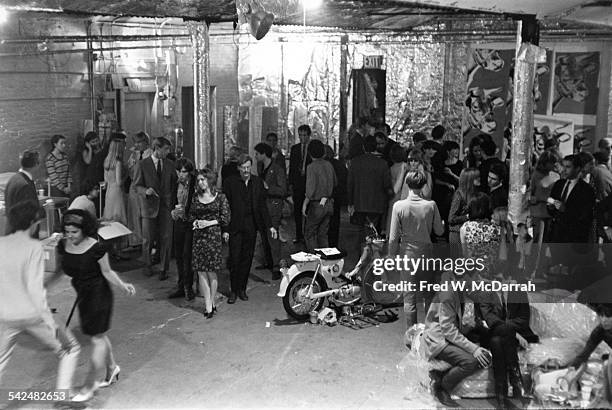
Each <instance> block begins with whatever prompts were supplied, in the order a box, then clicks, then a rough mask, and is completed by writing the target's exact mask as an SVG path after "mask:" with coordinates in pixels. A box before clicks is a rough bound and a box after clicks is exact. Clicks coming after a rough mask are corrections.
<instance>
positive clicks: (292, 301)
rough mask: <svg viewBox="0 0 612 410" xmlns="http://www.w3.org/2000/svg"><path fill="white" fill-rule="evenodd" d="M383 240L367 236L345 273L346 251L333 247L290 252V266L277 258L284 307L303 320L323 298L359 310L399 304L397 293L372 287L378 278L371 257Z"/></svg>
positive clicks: (379, 252)
mask: <svg viewBox="0 0 612 410" xmlns="http://www.w3.org/2000/svg"><path fill="white" fill-rule="evenodd" d="M385 244H386V240H385V239H383V238H381V237H379V236H378V235H377V234H375V235H374V236H369V237H367V238H366V243H365V246H364V248H363V252H362V254H361V257H360V258H359V262H357V265H355V268H354V269H353V270H352V271H350V272H348V273H347V274H346V275H345V274H344V272H343V268H344V257H345V256H346V253H345V252H343V251H340V250H338V249H336V248H326V249H318V250H315V253H306V252H299V253H296V254H293V255H291V259H292V260H293V262H294V263H293V265H291V267H287V266H288V264H287V263H286V261H284V260H283V261H281V264H280V265H281V269H280V271H281V273H282V280H281V283H280V288H279V291H278V294H277V296H279V297H281V298H283V307H284V308H285V311H286V312H287V313H288V314H289V316H291V317H293V318H295V319H297V320H301V321H305V320H307V319H308V318H309V316H310V312H312V311H316V312H318V311H320V310H321V309H322V308H323V306H324V304H325V302H326V301H327V302H329V304H330V306H332V307H336V308H341V307H347V306H349V307H357V308H358V309H359V313H361V314H373V313H376V312H378V311H380V310H382V309H383V308H388V307H396V306H400V305H402V304H403V298H402V294H401V293H396V292H382V291H376V290H375V289H374V283H375V282H376V281H379V280H381V276H378V275H375V274H374V272H373V265H374V260H375V259H376V258H381V257H382V255H383V249H384V247H385ZM387 279H388V278H387Z"/></svg>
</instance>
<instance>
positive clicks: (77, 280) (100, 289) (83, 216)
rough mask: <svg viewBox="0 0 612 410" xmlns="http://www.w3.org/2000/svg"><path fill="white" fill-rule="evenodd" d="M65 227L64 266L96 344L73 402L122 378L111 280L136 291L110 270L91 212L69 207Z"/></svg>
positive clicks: (84, 326) (83, 325)
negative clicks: (113, 332)
mask: <svg viewBox="0 0 612 410" xmlns="http://www.w3.org/2000/svg"><path fill="white" fill-rule="evenodd" d="M62 228H63V231H64V235H65V239H63V240H61V241H60V242H59V244H58V251H59V254H60V255H61V256H62V262H61V264H62V268H63V270H64V272H65V273H66V274H67V275H68V276H70V277H71V278H72V286H73V287H74V289H75V290H76V293H77V302H76V303H77V306H78V307H79V316H80V319H81V330H82V332H83V334H84V335H87V336H89V337H90V338H91V343H92V346H93V350H92V353H91V367H90V370H89V373H88V375H87V378H86V380H85V385H84V387H83V389H82V390H81V392H80V393H79V394H77V395H76V396H75V397H74V398H73V400H74V401H87V400H89V399H91V398H92V397H93V395H94V392H95V391H96V389H97V388H98V387H106V386H109V385H111V384H112V383H114V382H115V381H117V380H118V379H119V371H120V369H119V366H118V365H117V363H116V362H115V358H114V356H113V350H112V346H111V343H110V340H109V339H108V336H107V335H106V332H107V331H108V330H109V329H110V322H111V315H112V310H113V292H112V291H111V288H110V286H109V283H111V284H113V285H115V286H116V287H118V288H120V289H123V290H124V291H125V292H126V293H127V294H129V295H133V294H134V293H135V292H136V290H135V289H134V286H133V285H132V284H130V283H126V282H124V281H122V280H121V278H119V276H118V275H117V273H115V272H114V271H113V270H111V268H110V264H109V261H108V254H107V252H106V250H105V249H104V247H103V246H102V245H101V244H100V243H99V242H98V241H97V240H96V239H95V236H96V232H97V222H96V220H95V219H94V218H93V217H92V216H91V215H90V214H89V213H87V212H86V211H83V210H80V209H71V210H68V211H67V212H66V214H65V215H64V219H63V221H62ZM103 374H104V376H103Z"/></svg>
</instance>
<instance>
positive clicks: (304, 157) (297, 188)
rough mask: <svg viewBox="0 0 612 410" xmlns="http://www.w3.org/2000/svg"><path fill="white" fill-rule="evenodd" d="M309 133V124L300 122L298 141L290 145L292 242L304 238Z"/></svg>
mask: <svg viewBox="0 0 612 410" xmlns="http://www.w3.org/2000/svg"><path fill="white" fill-rule="evenodd" d="M311 134H312V131H311V130H310V126H308V125H305V124H302V125H300V126H299V127H298V135H299V137H300V143H299V144H295V145H294V146H293V147H291V155H290V157H289V185H290V186H291V192H292V197H293V218H294V219H295V240H294V241H293V243H296V242H301V241H303V240H304V231H303V222H304V218H303V216H302V205H303V204H304V198H305V195H306V167H307V166H308V165H309V164H310V163H311V162H312V157H311V156H310V154H308V143H309V142H310V135H311Z"/></svg>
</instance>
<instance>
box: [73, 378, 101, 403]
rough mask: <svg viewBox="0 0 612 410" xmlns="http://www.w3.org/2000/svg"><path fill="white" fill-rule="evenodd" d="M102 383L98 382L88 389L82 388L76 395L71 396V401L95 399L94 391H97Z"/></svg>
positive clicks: (80, 401)
mask: <svg viewBox="0 0 612 410" xmlns="http://www.w3.org/2000/svg"><path fill="white" fill-rule="evenodd" d="M100 385H101V383H100V382H96V383H95V384H94V386H93V387H91V388H89V389H87V390H85V389H81V391H80V392H78V393H77V394H75V395H74V396H72V397H71V398H70V401H72V402H75V403H82V402H85V401H89V400H91V399H93V396H94V393H95V392H96V390H98V388H99V387H100Z"/></svg>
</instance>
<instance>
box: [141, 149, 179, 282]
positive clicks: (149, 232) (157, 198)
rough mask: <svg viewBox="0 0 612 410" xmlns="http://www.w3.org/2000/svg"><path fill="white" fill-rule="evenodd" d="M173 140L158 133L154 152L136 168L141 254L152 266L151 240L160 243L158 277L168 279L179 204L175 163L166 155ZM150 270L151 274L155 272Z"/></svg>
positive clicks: (149, 265) (148, 264)
mask: <svg viewBox="0 0 612 410" xmlns="http://www.w3.org/2000/svg"><path fill="white" fill-rule="evenodd" d="M170 146H171V144H170V141H168V140H167V139H166V138H163V137H159V138H155V139H154V140H153V155H151V156H150V157H149V158H146V159H143V160H142V161H140V164H139V166H138V167H137V169H136V178H135V179H134V185H135V186H136V190H137V192H138V193H139V195H140V197H141V199H142V203H141V204H142V206H141V215H142V235H143V245H142V256H143V260H144V262H145V263H146V264H147V266H148V267H149V268H150V267H151V244H152V243H153V241H154V240H155V239H157V243H158V244H159V246H158V248H159V253H160V261H161V265H162V266H161V270H160V272H159V280H166V279H168V269H169V267H170V250H171V247H172V226H173V224H172V216H171V211H172V209H174V205H175V204H176V190H177V175H176V172H175V165H174V163H173V162H172V161H170V160H169V159H167V158H166V156H167V155H168V153H169V152H170ZM153 273H154V272H153V271H152V270H150V271H149V276H150V275H153Z"/></svg>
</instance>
